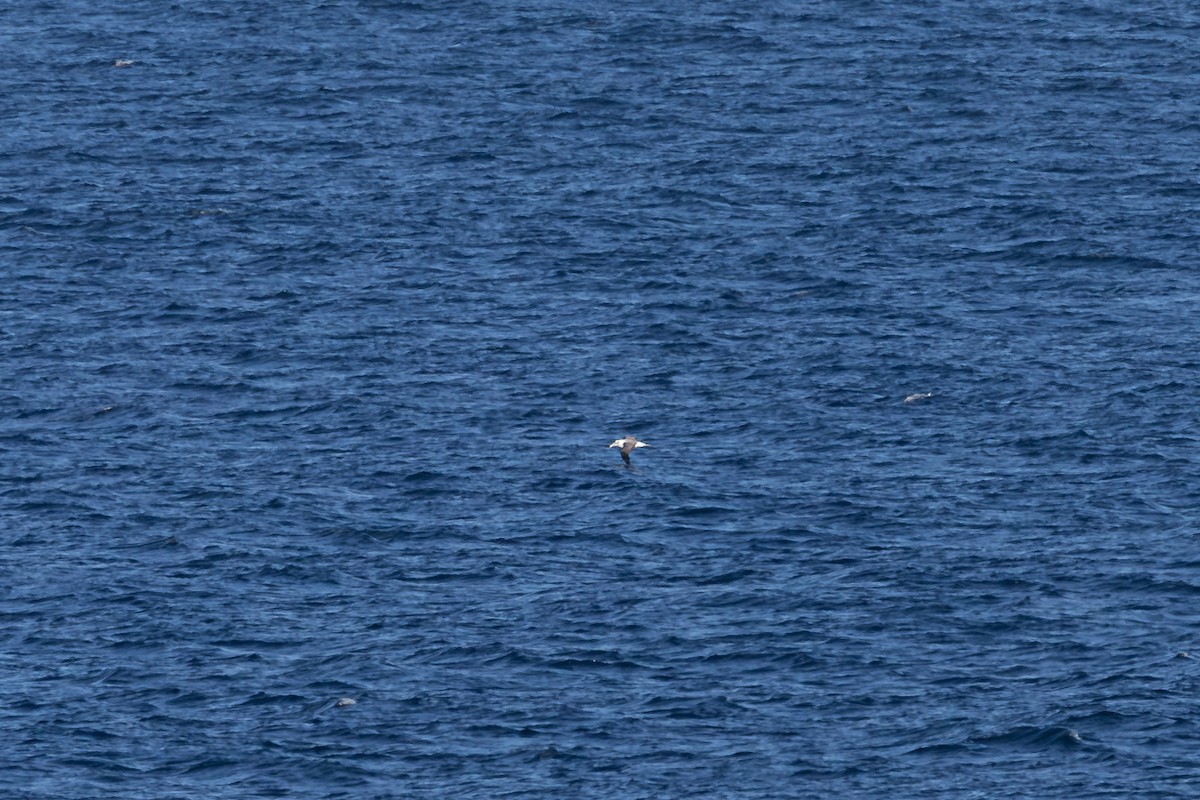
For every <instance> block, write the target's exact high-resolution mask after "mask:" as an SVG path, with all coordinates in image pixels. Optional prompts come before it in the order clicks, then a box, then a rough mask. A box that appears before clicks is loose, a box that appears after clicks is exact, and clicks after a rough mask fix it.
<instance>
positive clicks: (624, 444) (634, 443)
mask: <svg viewBox="0 0 1200 800" xmlns="http://www.w3.org/2000/svg"><path fill="white" fill-rule="evenodd" d="M649 446H650V445H648V444H646V443H645V442H639V441H638V438H637V437H636V436H626V437H625V438H624V439H617V440H616V441H615V442H613V443H612V444H610V445H609V447H619V448H621V458H623V459H624V460H625V463H626V464H628V463H629V454H630V453H632V452H633V451H634V448H637V447H649Z"/></svg>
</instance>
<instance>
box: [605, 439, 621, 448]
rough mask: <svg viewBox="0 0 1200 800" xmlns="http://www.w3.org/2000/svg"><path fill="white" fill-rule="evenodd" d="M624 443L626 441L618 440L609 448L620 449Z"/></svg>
mask: <svg viewBox="0 0 1200 800" xmlns="http://www.w3.org/2000/svg"><path fill="white" fill-rule="evenodd" d="M624 442H625V440H624V439H617V440H616V441H615V442H613V443H612V444H610V445H609V447H620V446H621V445H622V444H623V443H624Z"/></svg>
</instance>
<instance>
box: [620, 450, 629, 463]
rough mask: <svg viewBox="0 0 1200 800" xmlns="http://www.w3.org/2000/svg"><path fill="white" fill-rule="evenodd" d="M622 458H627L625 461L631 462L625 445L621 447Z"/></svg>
mask: <svg viewBox="0 0 1200 800" xmlns="http://www.w3.org/2000/svg"><path fill="white" fill-rule="evenodd" d="M621 458H623V459H625V463H626V464H628V463H629V451H628V450H626V449H625V448H624V447H622V448H621Z"/></svg>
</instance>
